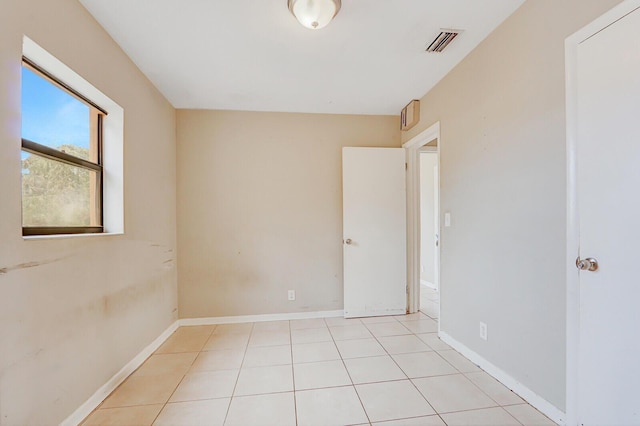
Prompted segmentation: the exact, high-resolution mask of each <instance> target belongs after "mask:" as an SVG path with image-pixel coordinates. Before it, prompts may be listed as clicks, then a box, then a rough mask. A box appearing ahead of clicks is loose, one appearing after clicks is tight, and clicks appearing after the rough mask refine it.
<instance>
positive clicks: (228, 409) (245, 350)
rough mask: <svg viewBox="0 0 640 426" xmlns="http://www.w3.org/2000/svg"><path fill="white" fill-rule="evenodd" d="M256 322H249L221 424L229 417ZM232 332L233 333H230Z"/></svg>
mask: <svg viewBox="0 0 640 426" xmlns="http://www.w3.org/2000/svg"><path fill="white" fill-rule="evenodd" d="M255 325H256V323H255V322H252V323H251V330H250V331H249V337H248V338H247V342H246V343H245V345H244V352H243V353H242V362H241V363H240V368H239V369H238V376H237V377H236V382H235V383H234V385H233V389H232V390H231V396H230V397H229V405H228V406H227V411H226V413H225V414H224V420H223V422H222V424H223V425H224V424H225V423H227V419H228V417H229V411H231V404H232V403H233V398H234V396H235V394H236V388H237V387H238V381H239V380H240V373H241V372H242V367H243V366H244V360H245V358H246V357H247V349H248V348H249V342H250V341H251V336H252V335H253V329H254V327H255ZM231 334H233V333H231Z"/></svg>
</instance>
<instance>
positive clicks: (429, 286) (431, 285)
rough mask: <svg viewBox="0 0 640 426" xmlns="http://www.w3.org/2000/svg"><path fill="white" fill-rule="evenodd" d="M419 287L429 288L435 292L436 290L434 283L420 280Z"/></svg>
mask: <svg viewBox="0 0 640 426" xmlns="http://www.w3.org/2000/svg"><path fill="white" fill-rule="evenodd" d="M420 285H421V286H422V287H427V288H429V289H431V290H437V289H436V285H435V284H434V283H432V282H429V281H426V280H423V279H422V278H421V279H420Z"/></svg>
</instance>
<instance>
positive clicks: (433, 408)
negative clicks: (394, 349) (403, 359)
mask: <svg viewBox="0 0 640 426" xmlns="http://www.w3.org/2000/svg"><path fill="white" fill-rule="evenodd" d="M396 321H397V322H398V323H400V324H402V322H400V321H398V320H397V319H396ZM365 326H366V324H365ZM402 326H403V327H405V326H404V324H402ZM405 328H406V329H407V330H409V329H408V328H407V327H405ZM367 329H369V327H367ZM409 331H410V332H411V335H413V336H415V337H416V338H417V339H418V340H420V341H421V342H422V343H424V344H425V345H426V346H427V347H428V348H430V349H432V351H433V352H435V350H433V348H431V346H429V345H428V344H427V343H425V342H423V341H422V339H420V338H419V337H418V336H416V334H415V333H414V332H413V331H411V330H409ZM369 332H370V333H371V335H372V336H373V338H374V339H376V342H378V344H379V345H380V346H381V347H382V349H384V351H385V352H386V353H387V356H389V358H391V360H392V361H393V362H394V363H395V364H396V366H397V367H398V368H399V369H400V371H402V373H403V374H404V375H405V376H406V377H407V380H408V381H409V383H411V385H412V386H413V387H414V389H415V390H416V391H418V394H419V395H420V396H421V397H422V399H424V400H425V402H426V403H427V404H428V405H429V407H431V409H432V410H433V412H434V413H435V415H436V416H438V418H439V419H440V420H441V421H442V423H444V424H445V425H446V424H447V423H446V422H445V421H444V419H443V418H442V417H441V416H440V413H438V411H437V410H436V409H435V407H434V406H433V405H431V402H429V400H428V399H427V398H426V397H425V396H424V395H423V394H422V392H420V389H418V387H417V386H416V384H415V383H413V380H412V379H411V378H410V377H409V375H407V373H406V372H405V371H404V370H403V369H402V367H400V365H399V364H398V362H397V361H396V360H395V359H394V358H393V356H392V355H391V354H390V353H389V351H388V350H387V348H385V347H384V345H383V344H382V343H380V341H379V340H378V336H376V335H375V334H373V332H372V331H371V330H369ZM380 337H388V336H380ZM445 362H446V360H445ZM452 367H453V366H452ZM453 368H455V367H453ZM456 370H457V368H456Z"/></svg>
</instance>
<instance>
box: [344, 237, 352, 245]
mask: <svg viewBox="0 0 640 426" xmlns="http://www.w3.org/2000/svg"><path fill="white" fill-rule="evenodd" d="M352 242H353V241H351V238H347V239H346V240H344V243H345V244H346V245H348V246H350V245H351V243H352Z"/></svg>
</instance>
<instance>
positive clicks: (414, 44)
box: [80, 0, 523, 115]
mask: <svg viewBox="0 0 640 426" xmlns="http://www.w3.org/2000/svg"><path fill="white" fill-rule="evenodd" d="M80 2H81V3H82V4H83V5H84V6H85V7H86V8H87V9H88V10H89V12H90V13H91V14H92V15H93V16H94V17H95V18H96V20H97V21H98V22H100V24H101V25H102V26H103V27H104V28H105V29H106V30H107V31H108V32H109V34H110V35H111V36H112V37H113V38H114V40H115V41H116V42H117V43H118V44H119V45H120V46H121V47H122V48H123V49H124V51H125V52H126V53H127V54H128V55H129V56H130V57H131V59H132V60H133V61H134V62H135V63H136V65H137V66H138V67H139V68H140V69H141V70H142V72H144V73H145V74H146V75H147V77H148V78H149V79H150V80H151V81H152V82H153V84H154V85H155V86H156V87H157V88H158V89H159V90H160V91H161V92H162V93H163V94H164V95H165V96H166V97H167V99H168V100H169V101H170V102H171V103H172V104H173V105H174V106H175V107H176V108H201V109H230V110H251V111H287V112H316V113H341V114H394V115H397V114H399V111H400V109H401V108H402V107H403V106H404V105H406V104H407V103H408V102H409V101H410V100H411V99H414V98H420V97H422V96H423V95H424V94H425V93H426V92H427V91H428V90H429V89H431V88H432V87H433V86H434V85H435V84H436V83H437V82H438V81H439V80H440V79H441V78H442V77H444V76H445V75H446V74H447V73H448V72H449V71H450V70H451V69H452V68H453V67H454V66H455V65H456V64H457V63H458V62H460V61H461V60H462V59H463V58H464V57H465V56H466V55H467V54H468V53H469V52H470V51H471V50H473V48H474V47H475V46H477V45H478V44H479V43H480V42H481V41H482V40H483V39H484V38H485V37H486V36H487V35H488V34H489V33H490V32H491V31H492V30H493V29H494V28H495V27H497V26H498V25H499V24H500V23H501V22H502V21H503V20H504V19H506V18H507V17H508V16H509V15H510V14H511V13H513V12H514V11H515V10H516V9H517V8H518V7H519V6H520V5H521V4H522V3H523V0H440V1H435V0H343V1H342V9H341V10H340V13H339V14H338V15H337V16H336V18H335V19H334V21H333V22H331V23H330V24H329V25H328V26H327V27H325V28H323V29H321V30H317V31H313V30H308V29H306V28H304V27H303V26H301V25H300V24H299V23H298V22H297V21H296V20H295V18H294V17H293V16H292V15H291V14H290V12H289V10H288V9H287V1H286V0H179V1H178V0H109V1H105V0H80ZM440 28H456V29H462V30H464V32H463V33H462V34H461V35H460V36H458V38H457V39H456V40H454V41H453V42H452V43H451V44H450V45H449V47H448V48H447V50H446V51H445V52H443V53H440V54H433V53H426V52H425V51H424V50H425V47H426V46H427V45H428V43H429V42H430V41H431V40H433V38H434V37H435V36H436V35H437V34H438V33H439V32H440Z"/></svg>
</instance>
